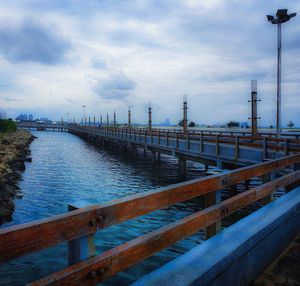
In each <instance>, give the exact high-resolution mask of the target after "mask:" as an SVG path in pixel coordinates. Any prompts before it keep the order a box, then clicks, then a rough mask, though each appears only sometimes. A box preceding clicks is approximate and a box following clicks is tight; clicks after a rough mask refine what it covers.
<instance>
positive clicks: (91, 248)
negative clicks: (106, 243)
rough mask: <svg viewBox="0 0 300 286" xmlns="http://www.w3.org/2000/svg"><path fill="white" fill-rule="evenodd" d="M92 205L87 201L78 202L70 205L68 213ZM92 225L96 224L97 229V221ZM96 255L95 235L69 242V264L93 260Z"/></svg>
mask: <svg viewBox="0 0 300 286" xmlns="http://www.w3.org/2000/svg"><path fill="white" fill-rule="evenodd" d="M88 205H90V203H88V202H85V201H77V202H75V203H71V204H68V211H74V210H77V209H79V208H83V207H86V206H88ZM90 224H94V226H95V229H96V224H97V221H96V220H95V221H90ZM95 255H96V247H95V234H94V233H92V234H89V235H86V236H83V237H80V238H77V239H74V240H70V241H69V242H68V264H69V266H70V265H73V264H75V263H78V262H80V261H82V260H85V259H88V258H91V257H93V256H95Z"/></svg>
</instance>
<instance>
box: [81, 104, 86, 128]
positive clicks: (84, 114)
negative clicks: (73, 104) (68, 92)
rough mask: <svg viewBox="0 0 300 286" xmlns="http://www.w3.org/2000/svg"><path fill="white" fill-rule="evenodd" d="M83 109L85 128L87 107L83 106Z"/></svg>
mask: <svg viewBox="0 0 300 286" xmlns="http://www.w3.org/2000/svg"><path fill="white" fill-rule="evenodd" d="M82 108H83V120H84V126H86V116H85V108H86V105H82Z"/></svg>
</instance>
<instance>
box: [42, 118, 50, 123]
mask: <svg viewBox="0 0 300 286" xmlns="http://www.w3.org/2000/svg"><path fill="white" fill-rule="evenodd" d="M40 121H44V122H48V121H51V120H50V119H48V118H47V117H41V118H40Z"/></svg>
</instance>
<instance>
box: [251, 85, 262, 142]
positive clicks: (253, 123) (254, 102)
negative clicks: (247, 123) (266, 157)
mask: <svg viewBox="0 0 300 286" xmlns="http://www.w3.org/2000/svg"><path fill="white" fill-rule="evenodd" d="M258 101H261V100H260V99H257V80H251V100H248V102H251V118H249V119H251V133H252V136H256V135H257V119H260V117H257V102H258Z"/></svg>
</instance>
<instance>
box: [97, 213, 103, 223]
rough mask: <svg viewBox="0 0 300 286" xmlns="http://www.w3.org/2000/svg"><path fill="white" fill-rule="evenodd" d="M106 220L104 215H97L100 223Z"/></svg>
mask: <svg viewBox="0 0 300 286" xmlns="http://www.w3.org/2000/svg"><path fill="white" fill-rule="evenodd" d="M103 221H104V216H103V215H98V216H97V222H98V223H101V222H103Z"/></svg>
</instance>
